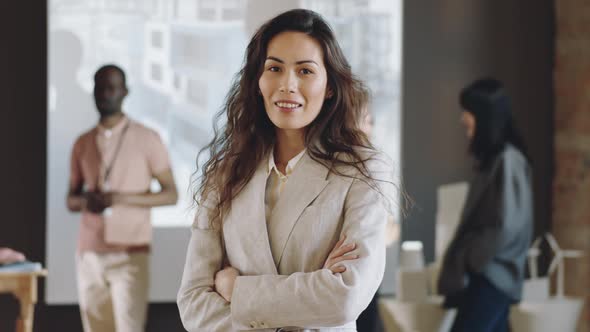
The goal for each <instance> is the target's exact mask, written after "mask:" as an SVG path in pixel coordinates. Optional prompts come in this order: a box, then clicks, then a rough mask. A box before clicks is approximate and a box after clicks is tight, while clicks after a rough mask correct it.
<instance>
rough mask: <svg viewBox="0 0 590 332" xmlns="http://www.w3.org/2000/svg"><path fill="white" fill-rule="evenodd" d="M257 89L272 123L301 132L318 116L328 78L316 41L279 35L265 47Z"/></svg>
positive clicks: (292, 34) (297, 34)
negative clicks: (262, 66) (262, 67)
mask: <svg viewBox="0 0 590 332" xmlns="http://www.w3.org/2000/svg"><path fill="white" fill-rule="evenodd" d="M266 54H267V57H266V60H265V62H264V70H263V72H262V76H260V80H259V81H258V86H259V88H260V92H261V93H262V97H263V98H264V107H265V109H266V113H267V114H268V117H269V118H270V120H271V121H272V123H273V124H274V125H275V126H276V127H277V128H279V129H281V130H297V131H302V130H303V129H304V128H305V127H306V126H307V125H309V124H310V123H311V122H312V121H313V120H314V119H315V118H316V117H317V116H318V114H319V113H320V110H321V109H322V105H323V104H324V100H325V99H326V98H329V97H330V93H329V92H327V91H328V88H327V84H328V76H327V74H326V67H325V66H324V54H323V51H322V47H321V46H320V44H319V42H318V41H317V40H315V39H314V38H312V37H310V36H308V35H306V34H304V33H301V32H292V31H287V32H282V33H280V34H278V35H276V36H275V37H274V38H272V39H271V40H270V42H269V44H268V49H267V52H266Z"/></svg>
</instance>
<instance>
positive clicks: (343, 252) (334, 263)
mask: <svg viewBox="0 0 590 332" xmlns="http://www.w3.org/2000/svg"><path fill="white" fill-rule="evenodd" d="M345 240H346V235H343V236H342V238H341V239H340V240H339V241H338V242H337V243H336V245H335V246H334V249H332V251H331V252H330V254H329V255H328V258H327V259H326V262H325V263H324V267H323V268H324V269H329V270H330V271H332V273H342V272H344V271H346V267H344V265H338V263H340V262H342V261H348V260H353V259H357V258H359V255H347V254H348V253H349V252H351V251H353V250H354V249H356V243H349V244H347V245H343V244H344V241H345Z"/></svg>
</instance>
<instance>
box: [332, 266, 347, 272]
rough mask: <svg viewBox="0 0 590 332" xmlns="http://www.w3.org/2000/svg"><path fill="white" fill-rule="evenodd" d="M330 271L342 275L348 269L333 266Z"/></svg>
mask: <svg viewBox="0 0 590 332" xmlns="http://www.w3.org/2000/svg"><path fill="white" fill-rule="evenodd" d="M330 271H332V273H342V272H344V271H346V267H344V266H343V265H339V266H332V267H331V268H330Z"/></svg>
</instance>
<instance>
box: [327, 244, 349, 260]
mask: <svg viewBox="0 0 590 332" xmlns="http://www.w3.org/2000/svg"><path fill="white" fill-rule="evenodd" d="M354 249H356V243H349V244H347V245H344V246H341V247H340V248H338V249H337V250H336V251H333V252H332V253H331V254H330V256H329V258H336V257H340V256H342V255H346V254H347V253H349V252H351V251H353V250H354Z"/></svg>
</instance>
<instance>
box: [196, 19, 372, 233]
mask: <svg viewBox="0 0 590 332" xmlns="http://www.w3.org/2000/svg"><path fill="white" fill-rule="evenodd" d="M285 31H295V32H302V33H305V34H307V35H308V36H311V37H312V38H314V39H315V40H317V41H318V42H319V44H320V45H321V46H322V49H323V54H324V59H323V60H324V64H325V66H326V72H327V77H328V83H327V84H328V87H329V89H330V90H331V91H332V93H333V95H332V96H331V97H330V98H328V99H327V100H325V101H324V104H323V106H322V109H321V111H320V113H319V115H318V116H317V117H316V119H315V120H314V121H313V122H312V123H311V124H309V125H308V126H307V127H306V128H305V145H306V147H307V151H308V153H309V155H310V156H311V158H312V159H314V160H315V161H317V162H320V163H322V164H323V165H325V166H326V167H328V168H330V169H331V170H332V171H335V172H336V173H338V174H340V173H339V172H338V171H337V170H335V168H334V164H336V165H338V164H344V165H349V166H354V167H355V168H356V169H357V170H358V171H360V173H361V174H362V176H363V177H364V178H366V179H369V180H370V179H372V178H371V176H370V174H369V173H368V170H367V167H366V165H365V162H366V161H367V160H366V159H363V158H362V157H361V156H360V155H359V153H358V152H356V151H355V147H364V148H368V149H373V146H372V145H371V143H370V142H369V140H368V139H367V136H366V135H365V134H364V133H362V132H361V130H360V129H359V126H358V119H359V118H360V114H361V112H362V109H361V108H362V107H361V106H363V105H361V102H362V100H363V98H362V97H363V96H364V95H363V94H364V93H366V88H365V86H364V84H363V83H362V82H361V81H360V80H358V79H357V78H356V77H355V76H354V75H353V74H352V71H351V68H350V65H349V63H348V61H347V60H346V58H345V57H344V54H343V53H342V50H341V49H340V46H339V45H338V42H337V41H336V38H335V37H334V33H333V32H332V29H331V28H330V26H329V25H328V24H327V23H326V21H325V20H324V19H323V18H322V17H321V16H320V15H319V14H317V13H315V12H313V11H310V10H304V9H295V10H290V11H287V12H285V13H282V14H280V15H278V16H276V17H275V18H273V19H271V20H269V21H268V22H266V23H265V24H264V25H262V26H261V27H260V28H259V29H258V31H257V32H256V33H255V34H254V36H253V37H252V39H251V40H250V43H249V44H248V48H247V50H246V54H245V59H244V64H243V67H242V69H241V70H240V71H239V72H238V73H237V75H236V77H235V78H234V82H233V84H232V87H231V89H230V91H229V93H228V94H227V96H226V101H225V104H224V106H223V108H222V109H221V110H220V112H219V113H218V114H217V115H216V117H215V123H214V138H213V140H212V141H211V142H210V143H209V144H208V145H207V146H205V147H204V148H203V149H202V150H201V151H200V152H199V155H198V156H197V167H198V164H199V163H198V160H199V157H200V156H201V154H202V153H203V152H208V155H209V160H208V161H207V162H206V163H205V164H204V166H203V167H202V169H201V176H200V179H196V180H195V181H194V184H195V185H196V187H197V188H196V190H195V192H194V196H193V198H194V200H195V202H196V203H197V204H199V205H200V204H203V203H204V202H205V201H207V200H210V201H212V202H215V203H213V207H214V209H213V211H211V212H210V214H209V219H210V223H211V224H212V226H217V225H219V223H220V221H221V219H222V216H223V214H224V213H225V212H227V211H228V209H229V208H230V207H231V200H232V199H233V198H234V197H235V196H236V195H237V194H238V193H239V192H240V190H241V189H242V188H243V187H244V186H245V185H246V184H247V183H248V181H250V179H251V178H252V176H253V175H254V172H255V170H256V168H257V166H258V165H259V163H260V162H261V161H262V160H263V159H264V158H265V157H266V156H267V154H268V153H269V152H271V151H270V150H271V148H272V146H273V145H274V143H275V126H274V124H273V123H272V122H271V121H270V119H269V118H268V115H267V113H266V111H265V109H264V101H263V98H262V96H261V95H260V94H259V93H258V81H259V79H260V76H261V75H262V72H263V69H264V61H265V59H266V52H267V47H268V44H269V42H270V41H271V39H272V38H273V37H275V36H276V35H278V34H280V33H282V32H285ZM359 96H360V97H361V98H358V97H359ZM224 118H225V120H226V121H225V123H223V127H222V128H219V124H220V123H222V122H223V121H222V120H223V119H224ZM338 153H344V154H345V155H346V156H347V158H340V157H338V158H336V157H335V156H336V155H337V154H338ZM197 172H198V170H197ZM193 179H194V177H193ZM198 180H200V184H197V183H195V182H198ZM210 195H213V196H214V197H210ZM209 207H211V206H209Z"/></svg>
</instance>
